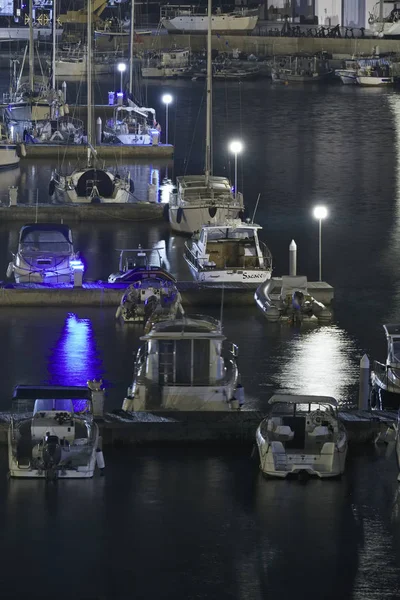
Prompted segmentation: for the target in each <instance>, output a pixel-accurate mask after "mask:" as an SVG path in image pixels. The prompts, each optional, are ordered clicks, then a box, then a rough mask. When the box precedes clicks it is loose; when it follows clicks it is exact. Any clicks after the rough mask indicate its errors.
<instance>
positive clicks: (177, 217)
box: [176, 206, 183, 223]
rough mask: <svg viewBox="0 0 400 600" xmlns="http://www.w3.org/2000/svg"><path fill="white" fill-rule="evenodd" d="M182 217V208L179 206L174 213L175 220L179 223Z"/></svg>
mask: <svg viewBox="0 0 400 600" xmlns="http://www.w3.org/2000/svg"><path fill="white" fill-rule="evenodd" d="M182 217H183V208H182V207H181V206H180V207H179V208H178V210H177V213H176V222H177V223H180V222H181V221H182Z"/></svg>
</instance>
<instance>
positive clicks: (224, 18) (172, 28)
mask: <svg viewBox="0 0 400 600" xmlns="http://www.w3.org/2000/svg"><path fill="white" fill-rule="evenodd" d="M257 21H258V15H249V16H242V15H223V14H222V15H213V16H212V31H213V32H215V33H226V34H229V33H233V32H234V33H235V34H236V35H237V34H240V33H242V34H246V33H247V32H250V31H253V29H254V28H255V26H256V25H257ZM161 23H162V25H163V26H164V27H165V29H166V30H167V31H168V32H171V33H184V32H185V33H191V34H192V33H203V34H205V33H207V29H208V17H207V15H193V14H192V15H182V16H177V17H174V18H172V19H167V18H163V19H162V20H161Z"/></svg>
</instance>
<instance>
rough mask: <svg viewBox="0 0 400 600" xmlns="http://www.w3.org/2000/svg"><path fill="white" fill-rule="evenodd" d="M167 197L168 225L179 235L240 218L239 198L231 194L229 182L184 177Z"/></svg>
mask: <svg viewBox="0 0 400 600" xmlns="http://www.w3.org/2000/svg"><path fill="white" fill-rule="evenodd" d="M176 187H177V189H176V190H175V191H173V192H172V193H171V195H170V201H169V221H170V224H171V228H172V229H173V230H174V231H178V232H180V233H194V232H195V231H199V230H200V229H201V228H202V226H203V225H204V224H206V223H223V222H224V221H226V219H236V218H237V217H239V216H240V215H241V214H243V208H244V207H243V196H242V194H240V193H237V194H234V193H233V191H232V189H231V184H230V182H229V179H227V178H226V177H215V176H213V175H210V176H209V177H208V179H207V177H206V176H205V175H184V176H182V177H177V179H176Z"/></svg>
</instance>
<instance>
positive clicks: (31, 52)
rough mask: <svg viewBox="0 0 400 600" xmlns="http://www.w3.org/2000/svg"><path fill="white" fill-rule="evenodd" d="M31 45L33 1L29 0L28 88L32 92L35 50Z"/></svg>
mask: <svg viewBox="0 0 400 600" xmlns="http://www.w3.org/2000/svg"><path fill="white" fill-rule="evenodd" d="M33 44H34V41H33V0H29V87H30V90H31V91H32V92H33V85H34V81H33V79H34V77H33V76H34V69H35V65H34V63H35V48H34V45H33Z"/></svg>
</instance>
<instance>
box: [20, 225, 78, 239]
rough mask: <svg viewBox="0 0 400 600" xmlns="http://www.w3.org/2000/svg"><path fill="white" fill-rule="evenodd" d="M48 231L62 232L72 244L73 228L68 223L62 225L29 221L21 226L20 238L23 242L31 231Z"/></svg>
mask: <svg viewBox="0 0 400 600" xmlns="http://www.w3.org/2000/svg"><path fill="white" fill-rule="evenodd" d="M48 231H55V232H58V233H61V235H62V236H63V237H64V238H65V239H66V240H67V241H68V242H69V243H70V244H72V234H71V229H70V228H69V227H68V225H61V223H28V224H27V225H24V226H23V227H22V228H21V231H20V233H19V239H20V241H21V242H24V241H25V238H26V237H27V236H28V235H29V234H31V233H32V234H34V233H41V232H48Z"/></svg>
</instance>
